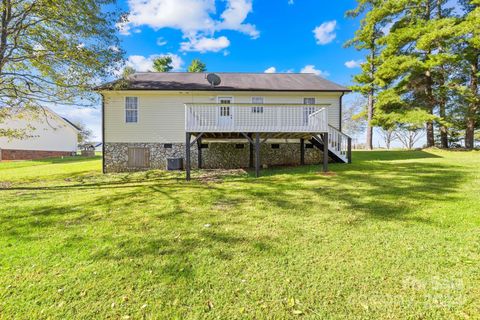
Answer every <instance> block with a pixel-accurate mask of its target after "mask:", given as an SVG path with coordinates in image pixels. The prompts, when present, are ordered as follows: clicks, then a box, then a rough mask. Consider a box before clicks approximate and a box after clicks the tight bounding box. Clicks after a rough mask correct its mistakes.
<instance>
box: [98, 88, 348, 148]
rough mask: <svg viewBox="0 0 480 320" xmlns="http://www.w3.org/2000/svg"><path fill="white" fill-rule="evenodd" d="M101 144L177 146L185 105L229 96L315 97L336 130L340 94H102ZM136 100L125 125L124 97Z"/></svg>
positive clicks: (286, 100) (292, 100) (237, 99)
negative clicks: (132, 115)
mask: <svg viewBox="0 0 480 320" xmlns="http://www.w3.org/2000/svg"><path fill="white" fill-rule="evenodd" d="M104 95H105V142H124V143H129V142H130V143H133V142H158V143H167V142H168V143H181V142H184V140H185V107H184V104H185V103H216V101H217V96H232V97H233V98H234V103H251V99H252V96H261V97H264V102H265V103H279V104H297V103H298V104H301V103H303V98H304V97H315V98H316V103H317V104H330V106H328V116H329V123H330V124H331V125H332V126H334V127H337V128H338V125H339V113H340V110H339V97H340V93H315V94H312V93H288V92H278V93H270V92H269V93H261V92H158V91H157V92H155V91H129V92H104ZM127 96H136V97H138V123H126V122H125V97H127Z"/></svg>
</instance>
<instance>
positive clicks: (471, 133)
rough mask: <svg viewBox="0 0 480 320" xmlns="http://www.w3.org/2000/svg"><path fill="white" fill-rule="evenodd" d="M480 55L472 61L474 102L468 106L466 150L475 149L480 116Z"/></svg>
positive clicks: (472, 93)
mask: <svg viewBox="0 0 480 320" xmlns="http://www.w3.org/2000/svg"><path fill="white" fill-rule="evenodd" d="M479 57H480V54H478V53H477V54H476V55H474V56H473V58H472V60H471V61H470V90H471V95H472V101H471V102H470V103H469V105H468V110H467V115H466V119H465V122H466V123H465V124H466V130H465V148H467V149H473V147H474V145H475V127H476V124H477V123H476V118H477V116H478V114H477V113H478V111H479V109H480V108H479V104H480V99H479V96H478V85H479V83H478V72H479V68H478V59H479Z"/></svg>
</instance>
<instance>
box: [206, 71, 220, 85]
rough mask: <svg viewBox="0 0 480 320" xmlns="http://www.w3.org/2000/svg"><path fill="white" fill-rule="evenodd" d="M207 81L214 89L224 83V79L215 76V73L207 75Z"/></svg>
mask: <svg viewBox="0 0 480 320" xmlns="http://www.w3.org/2000/svg"><path fill="white" fill-rule="evenodd" d="M207 81H208V83H210V84H211V85H212V87H215V86H218V85H219V84H220V83H222V79H220V77H219V76H218V75H217V74H215V73H209V74H208V75H207Z"/></svg>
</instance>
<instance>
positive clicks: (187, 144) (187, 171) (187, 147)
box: [185, 132, 192, 181]
mask: <svg viewBox="0 0 480 320" xmlns="http://www.w3.org/2000/svg"><path fill="white" fill-rule="evenodd" d="M191 137H192V134H191V133H190V132H187V133H186V134H185V174H186V175H185V179H186V180H187V181H190V147H191V142H190V138H191Z"/></svg>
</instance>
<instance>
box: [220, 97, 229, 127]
mask: <svg viewBox="0 0 480 320" xmlns="http://www.w3.org/2000/svg"><path fill="white" fill-rule="evenodd" d="M232 100H233V98H232V97H218V103H220V104H222V106H220V107H219V108H220V109H219V112H218V124H219V125H220V126H222V127H228V126H231V125H232V123H233V113H232V111H233V110H232V108H231V107H230V106H226V105H227V104H231V103H232Z"/></svg>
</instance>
